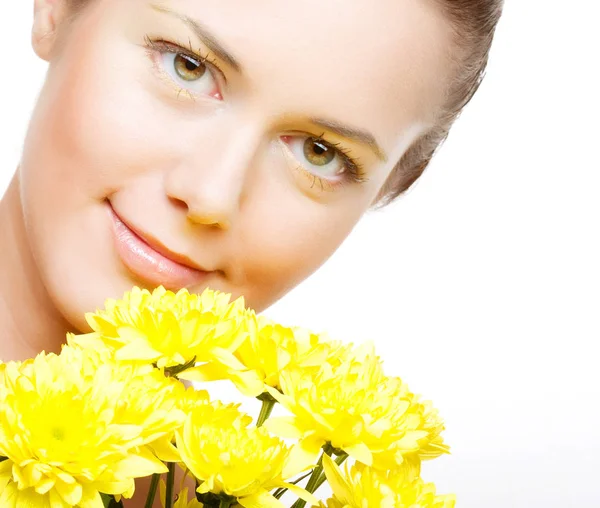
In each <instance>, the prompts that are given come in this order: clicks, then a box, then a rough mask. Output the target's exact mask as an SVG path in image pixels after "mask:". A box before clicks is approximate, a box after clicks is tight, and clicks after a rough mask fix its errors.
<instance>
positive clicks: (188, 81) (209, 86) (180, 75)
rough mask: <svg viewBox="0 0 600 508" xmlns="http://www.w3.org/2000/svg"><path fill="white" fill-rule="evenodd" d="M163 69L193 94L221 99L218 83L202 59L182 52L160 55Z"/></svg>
mask: <svg viewBox="0 0 600 508" xmlns="http://www.w3.org/2000/svg"><path fill="white" fill-rule="evenodd" d="M161 58H162V64H163V68H164V70H165V71H166V72H167V74H169V76H170V77H171V78H172V79H173V81H175V83H176V84H177V85H178V86H180V87H181V88H183V89H184V90H187V91H189V92H191V93H192V94H193V95H209V96H211V97H215V98H217V99H221V94H220V91H219V85H218V83H217V80H216V79H215V77H214V75H213V73H212V72H211V70H210V69H209V68H208V64H206V63H205V62H204V61H202V60H200V59H197V58H194V57H191V56H189V55H186V54H183V53H172V52H165V53H163V54H162V55H161Z"/></svg>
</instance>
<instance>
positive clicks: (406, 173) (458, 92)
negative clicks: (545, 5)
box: [377, 0, 504, 206]
mask: <svg viewBox="0 0 600 508" xmlns="http://www.w3.org/2000/svg"><path fill="white" fill-rule="evenodd" d="M434 1H435V2H436V3H437V4H438V5H439V6H440V8H441V9H442V11H443V13H444V14H445V15H446V17H447V18H448V20H449V21H450V23H451V24H452V29H453V34H454V42H455V45H456V48H457V49H458V51H457V55H458V56H457V57H456V58H454V62H453V63H454V67H455V73H454V79H453V80H452V81H451V82H450V83H449V85H448V88H447V91H446V95H447V100H446V105H445V107H444V110H443V111H442V112H441V114H440V116H439V121H438V122H437V124H436V125H435V126H434V127H433V128H432V129H430V130H429V131H428V132H426V133H425V134H424V135H422V136H421V137H420V138H418V139H417V140H416V141H415V142H414V143H413V144H412V145H411V147H410V148H409V149H408V150H407V151H406V152H405V153H404V155H403V156H402V158H401V159H400V161H398V164H396V167H395V168H394V170H393V171H392V173H391V175H390V177H389V178H388V180H387V182H386V183H385V185H384V187H383V189H382V190H381V192H380V193H379V197H378V201H377V203H378V205H379V206H384V205H386V204H388V203H390V202H391V201H393V200H394V199H395V198H397V197H398V196H399V195H400V194H402V193H403V192H405V191H406V190H407V189H408V188H409V187H410V186H411V185H412V184H413V183H414V182H415V181H416V180H417V179H418V178H419V177H420V176H421V174H422V173H423V171H424V170H425V168H426V167H427V166H428V165H429V163H430V162H431V159H432V158H433V155H434V154H435V152H436V151H437V150H438V148H439V147H440V146H441V145H442V143H443V142H444V141H445V140H446V138H447V137H448V133H449V131H450V127H451V126H452V124H453V123H454V121H455V120H456V119H457V118H458V116H459V115H460V113H461V111H462V110H463V108H464V107H465V106H466V105H467V104H468V103H469V101H470V100H471V99H472V97H473V95H474V94H475V92H476V91H477V89H478V88H479V85H480V84H481V81H482V80H483V77H484V75H485V70H486V67H487V63H488V57H489V53H490V48H491V45H492V39H493V37H494V33H495V31H496V26H497V24H498V21H499V20H500V15H501V13H502V6H503V3H504V2H503V0H434Z"/></svg>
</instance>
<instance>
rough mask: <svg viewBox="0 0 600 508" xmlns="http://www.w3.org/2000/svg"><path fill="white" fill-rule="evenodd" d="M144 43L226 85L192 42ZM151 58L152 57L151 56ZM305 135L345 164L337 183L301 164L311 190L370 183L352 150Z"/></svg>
mask: <svg viewBox="0 0 600 508" xmlns="http://www.w3.org/2000/svg"><path fill="white" fill-rule="evenodd" d="M144 42H145V46H146V49H147V50H148V52H149V53H150V52H152V51H154V52H158V53H163V52H168V53H174V54H180V55H183V56H185V57H187V58H190V59H192V60H194V61H196V62H197V63H198V65H206V66H207V67H208V70H209V72H216V73H218V74H219V75H220V76H221V78H222V79H223V81H224V82H225V83H226V82H227V79H226V77H225V74H224V73H223V71H221V69H220V68H219V66H218V65H217V63H216V61H215V59H213V58H211V57H210V55H208V54H203V53H202V51H201V50H195V49H194V48H193V47H192V43H191V41H190V42H189V48H185V47H183V46H182V45H181V44H178V43H176V42H171V41H167V40H164V39H160V38H156V39H154V38H152V37H151V36H150V35H146V36H144ZM150 56H152V55H150ZM182 92H187V93H188V94H190V92H189V91H188V90H186V89H185V88H181V87H179V90H178V96H179V94H181V93H182ZM190 96H191V94H190ZM192 98H193V96H192ZM305 135H307V136H308V137H313V138H314V140H315V141H317V142H319V143H322V144H324V145H325V146H327V147H329V148H332V149H333V150H335V151H336V152H337V153H338V154H339V156H340V157H341V158H342V161H343V164H344V172H343V176H342V178H341V179H340V180H339V181H336V182H334V181H331V180H328V179H326V178H323V177H321V176H319V175H317V174H315V173H312V172H310V171H308V170H307V169H306V168H305V167H304V166H302V165H301V164H299V165H298V166H297V167H296V170H297V171H298V172H300V173H301V174H302V175H303V176H304V177H306V178H308V179H312V184H311V189H312V188H313V187H314V186H315V184H316V183H317V182H318V184H319V186H320V187H321V190H323V191H324V190H335V189H336V188H338V187H340V186H342V185H346V184H349V183H357V184H360V183H365V182H367V181H368V178H367V177H366V176H365V174H364V169H363V166H362V164H361V163H360V161H359V159H358V158H356V157H353V156H352V155H351V151H350V150H348V149H347V148H345V147H343V146H341V145H340V143H336V142H333V141H325V139H324V137H323V136H324V135H325V133H322V134H321V135H319V136H312V135H310V134H307V133H305Z"/></svg>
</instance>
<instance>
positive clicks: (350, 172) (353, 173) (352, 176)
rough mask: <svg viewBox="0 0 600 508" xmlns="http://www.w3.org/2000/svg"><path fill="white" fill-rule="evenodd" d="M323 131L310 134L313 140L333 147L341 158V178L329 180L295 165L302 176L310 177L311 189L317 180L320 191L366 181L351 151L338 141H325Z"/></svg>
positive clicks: (359, 164) (362, 170)
mask: <svg viewBox="0 0 600 508" xmlns="http://www.w3.org/2000/svg"><path fill="white" fill-rule="evenodd" d="M324 135H325V133H322V134H321V135H319V136H311V135H309V136H308V137H312V138H313V139H314V140H315V141H317V142H319V143H322V144H324V145H325V146H327V147H329V148H332V149H334V150H335V151H336V152H337V153H338V154H339V155H340V157H341V158H342V161H343V164H344V172H343V173H342V178H341V179H340V180H339V181H337V182H336V181H331V180H328V179H327V178H323V177H321V176H319V175H317V174H315V173H312V172H310V171H308V170H307V169H306V168H304V167H303V166H302V165H301V164H299V165H298V166H297V167H296V170H297V171H299V172H300V173H301V174H302V175H303V176H305V177H307V178H308V179H312V184H311V186H310V187H311V189H312V188H313V187H314V186H315V184H316V183H317V182H318V183H319V186H320V187H321V190H322V191H325V190H335V189H336V188H338V187H341V186H343V185H347V184H349V183H357V184H360V183H365V182H367V181H368V178H367V177H366V176H365V173H364V169H363V166H362V164H361V163H360V161H359V159H358V158H356V157H353V156H352V155H351V151H350V150H348V149H347V148H345V147H343V146H341V145H340V143H336V142H333V141H325V139H324V137H323V136H324Z"/></svg>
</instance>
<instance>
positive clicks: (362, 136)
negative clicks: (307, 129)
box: [308, 117, 387, 161]
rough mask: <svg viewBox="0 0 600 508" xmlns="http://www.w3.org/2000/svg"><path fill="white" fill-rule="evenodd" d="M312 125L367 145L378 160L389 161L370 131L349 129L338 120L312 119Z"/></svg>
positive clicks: (310, 119) (310, 120)
mask: <svg viewBox="0 0 600 508" xmlns="http://www.w3.org/2000/svg"><path fill="white" fill-rule="evenodd" d="M308 121H309V122H310V123H313V124H315V125H318V126H319V127H323V128H324V129H327V130H329V131H331V132H333V133H334V134H337V135H339V136H342V137H344V138H347V139H351V140H354V141H358V142H359V143H361V144H363V145H366V146H367V147H369V148H370V149H371V150H372V151H373V152H374V153H375V155H376V156H377V158H378V159H380V160H382V161H387V155H386V154H385V152H384V151H383V150H382V148H381V146H379V144H378V143H377V140H376V139H375V136H373V134H371V133H370V132H369V131H366V130H363V129H358V128H355V127H349V126H347V125H343V124H341V123H340V122H338V121H336V120H329V119H326V118H318V117H311V118H309V119H308Z"/></svg>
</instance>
